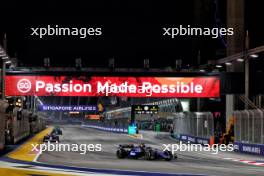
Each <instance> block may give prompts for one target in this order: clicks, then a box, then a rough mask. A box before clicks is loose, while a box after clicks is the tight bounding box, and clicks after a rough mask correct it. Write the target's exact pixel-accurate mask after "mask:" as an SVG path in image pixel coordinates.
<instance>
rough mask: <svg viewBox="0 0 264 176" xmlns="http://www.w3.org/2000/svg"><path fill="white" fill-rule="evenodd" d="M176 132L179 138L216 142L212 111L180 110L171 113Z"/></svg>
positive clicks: (190, 140)
mask: <svg viewBox="0 0 264 176" xmlns="http://www.w3.org/2000/svg"><path fill="white" fill-rule="evenodd" d="M170 118H172V119H173V129H174V134H173V135H172V136H173V137H175V138H176V139H178V140H181V141H185V142H188V141H189V142H191V143H197V144H210V145H212V144H214V140H213V138H214V118H213V115H212V113H211V112H184V113H183V112H180V113H174V114H173V115H171V117H170Z"/></svg>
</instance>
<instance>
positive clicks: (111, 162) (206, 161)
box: [38, 126, 264, 176]
mask: <svg viewBox="0 0 264 176" xmlns="http://www.w3.org/2000/svg"><path fill="white" fill-rule="evenodd" d="M62 131H63V135H62V136H61V138H60V140H61V143H65V144H101V145H102V151H100V152H87V153H86V154H85V155H81V154H80V153H79V152H68V151H65V152H62V151H61V152H55V151H53V152H48V151H45V152H43V153H42V154H41V155H40V156H39V158H38V162H41V163H48V164H54V165H65V166H77V167H85V168H95V169H113V170H130V171H144V172H158V173H174V174H201V175H217V176H218V175H219V176H220V175H221V176H236V175H237V176H246V175H250V176H253V175H254V176H255V175H261V176H263V175H264V167H263V166H254V165H248V164H244V163H240V162H234V161H230V160H225V158H230V157H234V158H237V157H240V158H241V156H242V157H243V158H245V159H251V160H261V161H264V158H263V157H256V156H251V155H241V154H237V153H234V152H220V153H218V154H212V153H211V152H190V151H189V152H178V159H176V160H173V161H169V162H168V161H163V160H161V161H146V160H144V159H138V160H134V159H117V158H116V155H115V153H116V149H117V146H118V144H127V143H136V144H139V143H142V142H143V143H145V144H146V145H150V146H152V147H156V148H160V149H161V148H162V144H175V143H177V142H176V141H175V140H173V139H170V137H169V136H168V134H166V133H159V134H157V133H155V132H142V134H143V139H137V138H133V137H130V136H128V135H126V134H117V133H110V132H104V131H99V130H96V129H90V128H84V127H80V126H62Z"/></svg>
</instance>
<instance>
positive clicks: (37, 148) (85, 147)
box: [31, 141, 102, 155]
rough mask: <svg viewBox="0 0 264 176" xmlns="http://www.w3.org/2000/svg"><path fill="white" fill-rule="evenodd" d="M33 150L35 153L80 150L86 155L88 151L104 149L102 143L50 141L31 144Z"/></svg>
mask: <svg viewBox="0 0 264 176" xmlns="http://www.w3.org/2000/svg"><path fill="white" fill-rule="evenodd" d="M31 146H32V149H31V152H32V153H33V154H36V153H38V154H42V152H45V151H48V152H79V153H80V154H82V155H84V154H86V153H87V152H100V151H102V144H62V143H57V142H56V143H50V142H49V141H48V142H47V143H44V144H31Z"/></svg>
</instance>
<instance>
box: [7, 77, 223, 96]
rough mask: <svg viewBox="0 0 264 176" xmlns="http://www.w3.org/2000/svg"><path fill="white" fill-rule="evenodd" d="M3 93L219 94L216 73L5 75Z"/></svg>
mask: <svg viewBox="0 0 264 176" xmlns="http://www.w3.org/2000/svg"><path fill="white" fill-rule="evenodd" d="M5 85H6V87H5V94H6V96H27V95H29V96H30V95H37V96H126V97H219V96H220V80H219V78H218V77H214V76H209V77H121V76H120V77H103V76H100V77H98V76H92V77H85V76H80V77H69V76H6V78H5Z"/></svg>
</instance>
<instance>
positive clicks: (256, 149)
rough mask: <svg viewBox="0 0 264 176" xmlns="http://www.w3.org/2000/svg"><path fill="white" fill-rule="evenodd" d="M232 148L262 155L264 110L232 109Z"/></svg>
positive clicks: (263, 151) (263, 145)
mask: <svg viewBox="0 0 264 176" xmlns="http://www.w3.org/2000/svg"><path fill="white" fill-rule="evenodd" d="M233 117H234V137H235V142H234V149H235V151H238V152H243V153H250V154H256V155H264V110H263V109H252V110H241V111H234V112H233Z"/></svg>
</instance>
